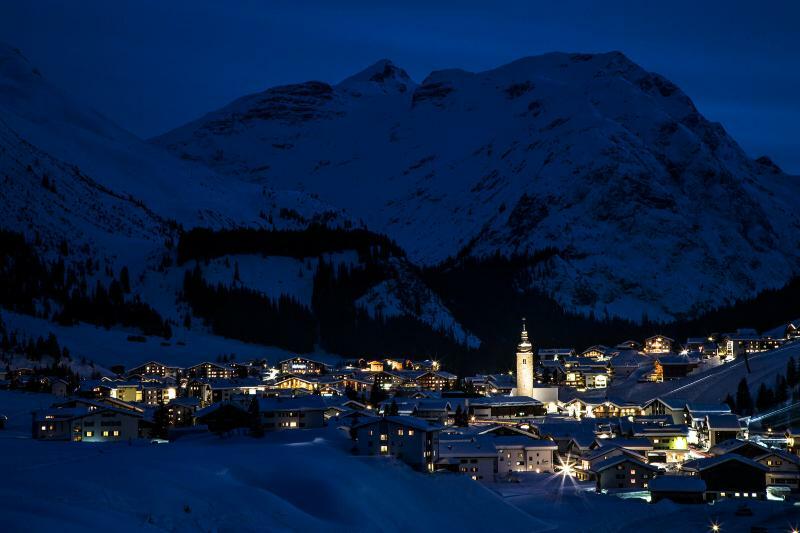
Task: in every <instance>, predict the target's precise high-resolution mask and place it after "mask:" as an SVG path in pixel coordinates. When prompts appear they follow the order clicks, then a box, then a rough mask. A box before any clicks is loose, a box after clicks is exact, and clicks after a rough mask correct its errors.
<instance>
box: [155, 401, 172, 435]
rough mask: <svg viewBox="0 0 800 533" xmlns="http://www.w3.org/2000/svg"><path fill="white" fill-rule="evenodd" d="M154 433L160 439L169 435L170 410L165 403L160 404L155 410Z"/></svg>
mask: <svg viewBox="0 0 800 533" xmlns="http://www.w3.org/2000/svg"><path fill="white" fill-rule="evenodd" d="M153 433H155V436H156V437H158V438H159V439H166V438H167V436H168V435H169V410H168V407H167V406H166V405H165V404H161V405H159V406H158V407H157V408H156V410H155V411H154V412H153Z"/></svg>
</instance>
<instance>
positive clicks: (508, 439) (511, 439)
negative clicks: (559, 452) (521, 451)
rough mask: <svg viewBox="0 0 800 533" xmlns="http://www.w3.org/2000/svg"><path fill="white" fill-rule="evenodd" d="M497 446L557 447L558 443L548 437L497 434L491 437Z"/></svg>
mask: <svg viewBox="0 0 800 533" xmlns="http://www.w3.org/2000/svg"><path fill="white" fill-rule="evenodd" d="M493 441H494V445H495V446H496V447H497V448H501V449H502V448H510V447H516V446H522V447H525V448H548V449H553V450H555V449H557V448H558V444H556V443H555V442H553V441H551V440H548V439H532V438H530V437H526V436H525V435H513V436H512V435H498V436H496V437H494V438H493Z"/></svg>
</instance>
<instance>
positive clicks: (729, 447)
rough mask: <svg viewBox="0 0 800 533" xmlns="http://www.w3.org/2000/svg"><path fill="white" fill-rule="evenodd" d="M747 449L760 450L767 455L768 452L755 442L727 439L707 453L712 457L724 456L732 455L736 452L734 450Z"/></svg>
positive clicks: (764, 447)
mask: <svg viewBox="0 0 800 533" xmlns="http://www.w3.org/2000/svg"><path fill="white" fill-rule="evenodd" d="M747 447H753V448H761V449H763V450H764V453H767V451H768V450H769V448H767V447H766V446H762V445H761V444H758V443H757V442H753V441H749V440H741V439H728V440H726V441H722V442H720V443H718V444H715V445H714V446H712V447H711V448H710V449H709V450H708V453H711V454H713V455H724V454H726V453H733V452H736V450H739V449H741V448H747Z"/></svg>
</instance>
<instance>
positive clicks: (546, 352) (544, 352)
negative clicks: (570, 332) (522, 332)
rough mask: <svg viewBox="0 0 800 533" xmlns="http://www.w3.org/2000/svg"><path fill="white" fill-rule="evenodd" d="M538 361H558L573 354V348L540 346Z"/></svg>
mask: <svg viewBox="0 0 800 533" xmlns="http://www.w3.org/2000/svg"><path fill="white" fill-rule="evenodd" d="M538 355H539V360H540V361H559V360H561V359H564V358H565V357H572V356H574V355H575V349H574V348H540V349H539V351H538Z"/></svg>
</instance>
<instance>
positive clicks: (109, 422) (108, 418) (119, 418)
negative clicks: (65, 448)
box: [31, 406, 142, 442]
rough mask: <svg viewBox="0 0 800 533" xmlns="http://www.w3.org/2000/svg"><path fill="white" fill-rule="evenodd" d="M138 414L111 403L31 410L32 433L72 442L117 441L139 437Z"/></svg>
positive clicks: (42, 437)
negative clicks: (95, 405) (103, 405)
mask: <svg viewBox="0 0 800 533" xmlns="http://www.w3.org/2000/svg"><path fill="white" fill-rule="evenodd" d="M141 420H142V414H141V413H137V412H134V411H128V410H123V409H115V408H113V407H108V406H105V407H95V408H92V407H84V406H79V407H62V408H50V409H40V410H38V411H34V412H33V422H32V431H31V434H32V437H33V438H34V439H39V440H66V441H73V442H120V441H126V440H129V439H135V438H138V437H139V423H140V421H141Z"/></svg>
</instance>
